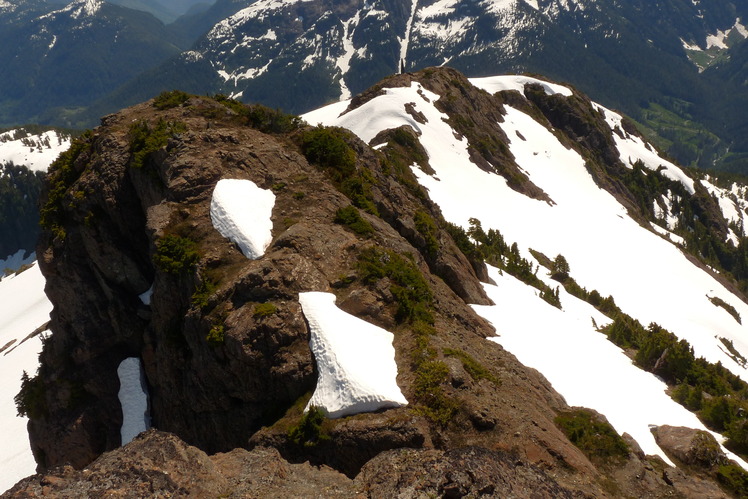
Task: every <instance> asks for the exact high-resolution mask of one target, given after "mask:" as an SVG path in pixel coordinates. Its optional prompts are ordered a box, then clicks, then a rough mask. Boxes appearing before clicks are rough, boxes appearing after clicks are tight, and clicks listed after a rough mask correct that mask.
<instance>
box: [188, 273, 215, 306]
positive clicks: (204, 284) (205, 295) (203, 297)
mask: <svg viewBox="0 0 748 499" xmlns="http://www.w3.org/2000/svg"><path fill="white" fill-rule="evenodd" d="M216 288H217V286H216V284H215V283H214V282H213V281H211V280H210V279H202V280H201V281H200V284H199V285H198V287H197V289H196V290H195V292H194V293H192V300H191V301H192V305H193V306H195V307H198V308H201V309H203V308H205V307H207V306H208V299H209V298H210V297H211V295H212V294H213V293H215V291H216Z"/></svg>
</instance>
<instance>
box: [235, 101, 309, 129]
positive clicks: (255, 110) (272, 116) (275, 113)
mask: <svg viewBox="0 0 748 499" xmlns="http://www.w3.org/2000/svg"><path fill="white" fill-rule="evenodd" d="M247 108H248V112H247V122H248V124H249V126H251V127H252V128H255V129H257V130H259V131H261V132H263V133H289V132H292V131H294V130H297V129H298V128H299V127H300V126H301V124H302V123H303V122H302V120H301V118H299V117H298V116H295V115H293V114H286V113H284V112H283V111H281V110H280V109H270V108H269V107H266V106H263V105H261V104H251V105H249V106H247Z"/></svg>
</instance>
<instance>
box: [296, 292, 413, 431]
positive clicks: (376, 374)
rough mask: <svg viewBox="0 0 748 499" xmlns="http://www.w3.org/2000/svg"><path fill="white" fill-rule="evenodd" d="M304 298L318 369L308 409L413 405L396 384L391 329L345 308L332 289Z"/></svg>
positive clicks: (334, 414)
mask: <svg viewBox="0 0 748 499" xmlns="http://www.w3.org/2000/svg"><path fill="white" fill-rule="evenodd" d="M299 303H300V304H301V308H302V310H303V312H304V316H305V317H306V320H307V322H308V323H309V329H310V330H311V339H310V341H309V345H310V347H311V349H312V353H314V358H315V360H316V361H317V369H318V371H319V378H318V379H317V387H316V388H315V390H314V394H313V395H312V398H311V400H310V401H309V404H308V405H307V407H306V409H305V410H308V409H309V407H311V406H315V407H319V408H321V409H322V410H324V411H325V413H327V415H328V417H330V418H338V417H342V416H347V415H350V414H357V413H360V412H372V411H376V410H379V409H382V408H386V407H400V406H404V405H407V404H408V401H407V400H406V399H405V397H404V396H403V394H402V392H401V391H400V387H398V386H397V364H396V363H395V349H394V347H393V346H392V341H393V339H394V336H393V334H392V333H390V332H389V331H386V330H384V329H382V328H380V327H378V326H375V325H373V324H369V323H368V322H366V321H363V320H361V319H359V318H358V317H355V316H353V315H350V314H348V313H346V312H344V311H342V310H340V309H339V308H338V307H337V306H336V305H335V295H333V294H331V293H322V292H306V293H299Z"/></svg>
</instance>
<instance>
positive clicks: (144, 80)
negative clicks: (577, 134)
mask: <svg viewBox="0 0 748 499" xmlns="http://www.w3.org/2000/svg"><path fill="white" fill-rule="evenodd" d="M217 5H218V4H217ZM246 5H247V7H246V8H244V9H242V10H239V11H238V12H236V13H235V14H233V15H231V16H230V17H228V18H227V19H225V20H223V21H221V22H219V23H217V24H215V26H213V27H212V29H211V30H210V31H209V32H208V33H207V34H205V35H204V36H203V37H202V38H201V39H200V40H198V42H197V43H196V44H195V45H194V47H193V48H192V49H191V50H189V51H186V52H184V53H183V54H182V55H181V56H180V57H179V58H177V59H175V60H171V61H169V62H168V63H167V64H165V65H164V66H162V67H159V68H158V69H155V70H153V71H150V72H147V73H145V74H144V75H142V76H140V77H138V78H136V79H135V80H133V81H132V82H130V83H128V84H127V85H126V86H124V87H123V88H121V89H119V90H118V91H117V92H115V93H114V94H112V95H111V96H108V97H107V101H103V102H102V103H103V104H104V106H103V107H102V106H100V107H98V108H97V110H101V109H103V108H104V107H106V105H113V106H115V107H117V106H122V105H126V104H132V103H134V102H136V101H138V100H142V99H143V98H146V97H147V96H148V93H150V94H151V95H154V94H155V93H158V92H159V91H162V90H168V89H172V88H183V89H185V90H187V91H191V92H197V93H215V92H221V93H224V94H226V95H231V96H235V97H239V98H242V99H244V100H246V101H260V102H263V103H265V104H267V105H270V106H274V107H275V106H277V107H281V108H284V109H287V110H289V111H292V112H301V111H305V110H308V109H310V108H313V107H316V106H319V105H322V104H324V103H326V102H329V101H332V100H335V99H337V98H339V97H346V96H348V95H350V94H351V93H353V94H355V93H356V92H360V91H362V90H363V89H364V88H366V87H368V86H369V85H371V84H373V83H374V82H376V81H377V80H378V79H380V78H382V77H384V76H386V75H388V74H392V73H396V72H398V71H400V70H401V69H404V70H405V71H411V70H415V69H419V68H423V67H427V66H439V65H449V66H452V67H455V68H457V69H459V70H461V71H463V72H465V73H466V74H468V75H471V76H482V75H486V74H496V73H501V72H530V73H540V74H545V75H547V76H549V77H551V78H554V79H556V80H559V81H568V82H570V83H572V84H574V85H575V86H576V87H578V88H580V89H581V90H583V91H585V92H587V93H589V94H590V95H592V96H593V97H594V98H595V99H597V100H598V101H600V102H605V103H606V104H607V105H609V106H611V107H614V108H618V109H621V110H622V111H624V112H626V113H627V114H629V115H631V116H632V117H634V118H635V119H636V120H638V121H640V122H641V123H642V124H643V125H644V127H645V128H646V129H649V130H651V133H652V134H653V135H652V137H653V138H655V139H656V140H657V141H658V143H659V144H660V145H661V146H663V147H665V148H667V149H669V150H670V151H671V153H672V154H673V155H675V156H676V157H678V158H679V159H680V160H681V161H683V162H684V163H685V164H691V165H694V166H700V167H713V166H714V165H715V162H716V163H721V162H722V161H723V160H724V159H725V158H724V157H725V154H726V152H727V151H728V150H730V149H735V148H740V147H742V146H741V145H740V143H741V142H742V139H741V137H740V134H739V133H737V130H739V129H740V127H742V126H743V125H742V123H745V121H746V119H745V117H744V116H740V115H737V114H736V113H731V114H730V120H729V121H728V122H725V120H724V114H723V113H722V111H721V109H725V108H729V107H730V104H729V101H731V100H732V99H733V98H738V99H739V98H741V97H740V96H742V95H744V94H745V93H746V89H745V88H743V87H742V86H740V85H739V84H737V83H735V82H733V81H731V80H729V79H724V78H720V77H719V76H717V75H716V73H715V72H712V71H704V69H705V68H707V67H710V66H713V65H716V64H718V63H720V61H726V63H727V64H728V66H729V65H730V60H731V57H732V56H731V54H732V52H731V50H728V49H729V47H734V50H739V49H740V47H741V46H743V45H745V44H744V43H743V42H744V41H745V36H746V35H747V34H748V31H747V30H746V29H745V28H744V27H743V24H742V22H741V19H748V6H746V4H745V3H741V2H732V1H728V2H718V1H702V2H682V1H674V0H670V1H656V2H650V1H648V2H643V1H631V2H623V3H620V2H613V1H612V0H596V1H591V0H574V1H567V0H564V1H561V0H510V1H502V2H497V1H487V0H486V1H480V2H474V1H467V0H442V1H438V2H437V1H423V0H418V1H413V2H405V3H404V2H395V1H391V0H375V1H371V2H365V3H361V2H359V1H354V0H348V1H340V2H330V1H328V0H311V1H304V2H299V1H290V2H280V1H277V0H261V1H259V2H247V3H246Z"/></svg>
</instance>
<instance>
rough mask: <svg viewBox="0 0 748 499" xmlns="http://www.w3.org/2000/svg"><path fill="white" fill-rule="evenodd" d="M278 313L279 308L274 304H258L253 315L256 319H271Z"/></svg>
mask: <svg viewBox="0 0 748 499" xmlns="http://www.w3.org/2000/svg"><path fill="white" fill-rule="evenodd" d="M277 312H278V307H276V306H275V305H273V304H272V303H258V304H257V305H255V309H254V312H253V313H252V315H253V316H254V317H255V318H262V317H270V316H271V315H274V314H276V313H277Z"/></svg>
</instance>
